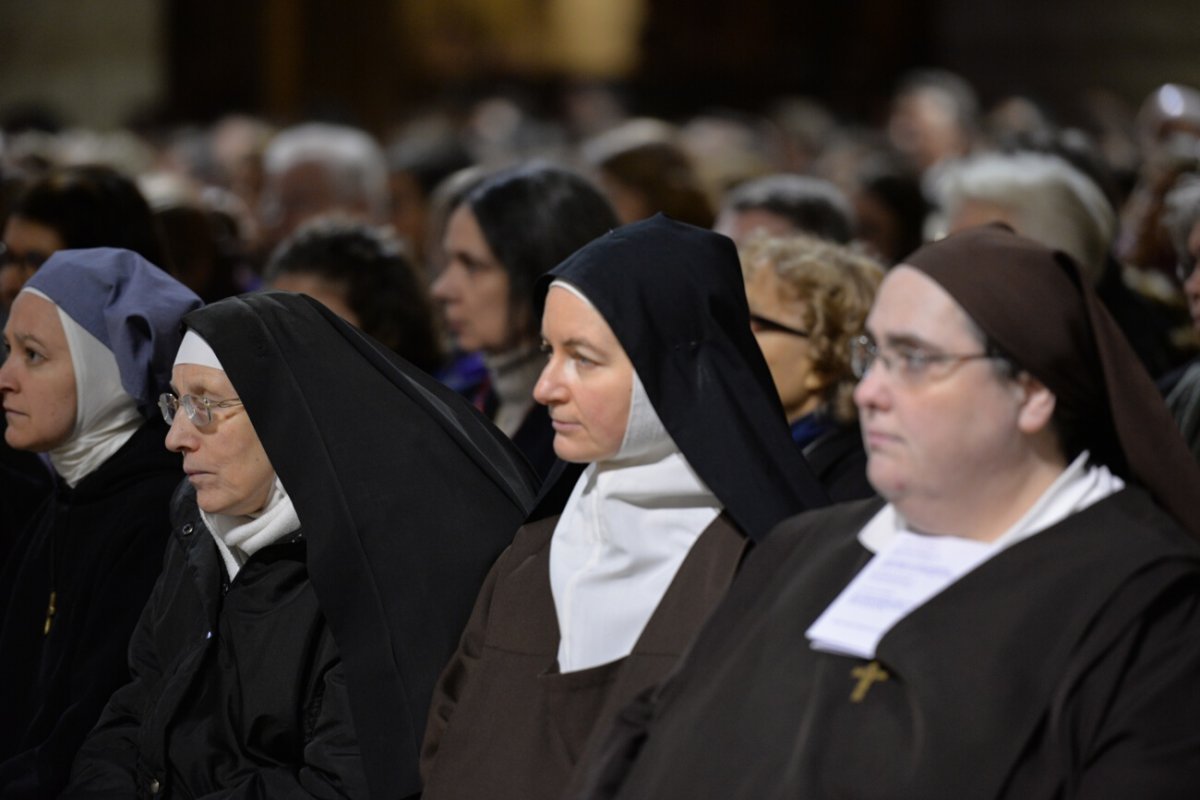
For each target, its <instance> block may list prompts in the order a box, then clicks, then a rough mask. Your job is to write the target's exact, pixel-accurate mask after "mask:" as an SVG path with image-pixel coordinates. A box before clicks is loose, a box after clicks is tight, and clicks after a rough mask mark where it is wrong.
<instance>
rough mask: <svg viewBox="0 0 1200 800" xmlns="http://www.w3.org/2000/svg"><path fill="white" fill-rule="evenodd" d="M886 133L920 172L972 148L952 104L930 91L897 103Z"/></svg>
mask: <svg viewBox="0 0 1200 800" xmlns="http://www.w3.org/2000/svg"><path fill="white" fill-rule="evenodd" d="M887 133H888V138H889V139H890V140H891V142H892V145H893V146H894V147H895V148H896V149H897V150H899V151H900V152H901V153H904V154H905V155H907V156H909V157H910V158H911V159H912V160H913V164H914V165H915V166H916V168H917V169H918V170H920V171H921V172H924V171H925V170H927V169H929V168H930V167H931V166H933V165H934V164H936V163H938V162H939V161H942V160H943V159H946V158H952V157H955V156H960V155H962V154H964V153H965V152H966V151H967V148H968V146H969V141H968V137H967V134H966V132H965V131H963V130H962V128H961V127H960V126H959V123H958V120H956V119H955V117H954V109H953V108H952V107H951V101H950V100H949V99H948V98H947V97H945V96H943V95H942V94H941V93H940V92H938V91H936V90H930V89H918V90H916V91H913V92H909V93H907V94H904V95H901V96H900V97H898V98H897V99H896V101H895V104H894V105H893V107H892V112H891V115H890V117H889V118H888V124H887Z"/></svg>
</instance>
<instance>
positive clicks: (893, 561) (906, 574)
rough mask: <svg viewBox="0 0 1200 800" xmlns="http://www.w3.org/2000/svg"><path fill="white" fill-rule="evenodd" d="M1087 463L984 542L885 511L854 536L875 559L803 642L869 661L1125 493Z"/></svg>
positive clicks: (1117, 481) (889, 509)
mask: <svg viewBox="0 0 1200 800" xmlns="http://www.w3.org/2000/svg"><path fill="white" fill-rule="evenodd" d="M1087 459H1088V454H1087V453H1083V454H1082V455H1080V456H1079V458H1077V459H1076V460H1075V461H1074V462H1072V463H1071V465H1070V466H1069V467H1067V468H1066V469H1065V470H1063V472H1062V474H1060V475H1059V476H1058V478H1057V479H1056V480H1055V481H1054V483H1052V484H1051V485H1050V486H1049V487H1048V488H1047V489H1046V491H1045V492H1043V493H1042V495H1041V496H1040V497H1039V498H1038V500H1037V501H1036V502H1035V503H1034V504H1033V505H1032V506H1031V507H1030V508H1029V509H1028V510H1027V511H1026V512H1025V514H1024V515H1022V517H1021V519H1019V520H1018V521H1017V522H1016V523H1015V524H1014V525H1012V526H1011V527H1010V528H1009V529H1008V530H1007V531H1005V532H1004V533H1003V534H1002V535H1001V536H999V537H998V538H997V539H995V540H994V541H991V542H980V541H976V540H974V539H968V538H965V537H961V536H932V535H928V534H922V533H918V532H916V531H912V530H910V529H908V527H907V526H906V524H905V522H904V520H903V518H902V517H901V516H900V515H899V514H897V513H896V510H895V507H894V506H892V505H891V504H890V503H889V504H888V505H886V506H884V507H883V509H881V510H880V511H879V513H877V514H876V515H875V516H874V517H873V518H872V519H871V521H870V522H868V523H867V525H866V526H865V527H864V528H863V529H862V531H860V533H859V541H860V542H861V543H862V545H863V546H864V547H866V548H867V549H868V550H870V551H872V552H873V553H874V554H875V555H874V556H873V557H872V558H871V560H870V561H869V562H868V563H867V565H866V566H865V567H863V569H862V570H861V571H859V573H858V574H857V575H855V576H854V577H853V578H852V579H851V580H850V582H849V583H847V584H846V586H845V587H843V589H842V591H841V592H840V593H839V594H838V596H837V597H836V598H834V600H833V602H832V603H830V604H829V606H828V607H827V608H826V609H825V610H824V611H823V612H822V613H821V615H820V616H819V617H817V619H816V620H815V621H814V622H813V624H812V625H811V626H809V628H808V630H807V631H806V632H805V635H806V636H807V637H808V638H809V639H810V640H811V642H812V647H813V648H814V649H817V650H826V651H831V652H836V653H845V654H849V655H853V656H856V657H859V658H874V657H875V650H876V647H877V645H878V643H879V641H880V640H881V639H882V638H883V637H884V636H885V635H886V634H887V632H888V631H890V630H891V629H892V628H893V627H894V626H895V625H896V624H897V623H898V622H899V621H900V620H902V619H904V618H905V617H907V616H908V615H909V614H910V613H912V612H913V611H914V610H915V609H917V608H919V607H920V606H922V605H924V604H925V603H927V602H928V601H929V600H931V599H932V598H934V597H936V596H937V595H939V594H941V593H942V592H943V591H945V590H946V588H947V587H949V586H951V585H953V584H954V583H956V582H957V581H958V580H959V579H961V578H962V577H963V576H964V575H967V574H968V573H970V572H971V571H973V570H974V569H976V568H977V567H979V566H980V565H981V564H983V563H985V562H987V561H988V560H990V559H992V558H994V557H995V556H996V555H997V554H998V553H1000V552H1003V551H1004V550H1005V549H1007V548H1009V547H1011V546H1012V545H1014V544H1016V543H1018V542H1020V541H1023V540H1024V539H1027V538H1029V537H1030V536H1033V535H1035V534H1037V533H1039V532H1041V531H1044V530H1046V529H1047V528H1049V527H1051V526H1052V525H1054V524H1055V523H1057V522H1060V521H1061V520H1063V519H1065V518H1067V517H1069V516H1070V515H1072V514H1075V513H1078V512H1079V511H1081V510H1083V509H1084V508H1087V507H1088V506H1090V505H1091V504H1093V503H1095V502H1097V501H1099V500H1101V499H1103V498H1105V497H1107V496H1109V495H1111V494H1113V493H1114V492H1117V491H1119V490H1120V489H1121V488H1122V487H1123V486H1124V485H1125V484H1124V483H1123V482H1122V481H1121V479H1120V478H1118V477H1116V476H1115V475H1113V474H1112V473H1111V472H1109V471H1108V469H1107V468H1105V467H1099V466H1091V467H1089V466H1087Z"/></svg>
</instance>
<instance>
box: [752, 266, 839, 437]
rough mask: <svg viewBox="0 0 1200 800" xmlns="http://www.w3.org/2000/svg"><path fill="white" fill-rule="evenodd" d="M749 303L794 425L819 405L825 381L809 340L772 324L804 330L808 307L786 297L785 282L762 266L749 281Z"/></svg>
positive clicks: (760, 343)
mask: <svg viewBox="0 0 1200 800" xmlns="http://www.w3.org/2000/svg"><path fill="white" fill-rule="evenodd" d="M746 300H747V302H748V303H749V304H750V315H751V328H752V329H753V330H754V338H755V339H757V340H758V346H759V349H761V350H762V353H763V357H764V358H765V359H766V360H767V366H768V367H769V368H770V370H771V378H772V380H774V382H775V390H776V391H778V392H779V399H780V400H781V401H782V402H783V410H784V413H785V414H787V419H788V422H789V423H791V422H795V421H796V420H798V419H800V418H801V417H803V416H804V415H805V414H808V413H810V412H812V411H815V410H816V409H817V406H819V405H820V402H821V396H820V391H821V389H822V388H823V387H822V381H821V379H820V377H819V376H818V375H816V374H815V373H814V372H813V365H812V351H811V349H810V348H811V346H810V344H809V341H808V339H807V338H806V337H804V336H800V335H798V334H796V333H793V332H791V331H786V330H783V329H781V328H777V327H773V326H772V325H770V322H775V323H779V324H780V325H783V326H786V327H788V328H793V329H795V330H801V331H803V330H805V328H806V325H805V322H804V317H805V314H804V312H805V310H806V309H805V304H804V302H803V301H800V300H793V299H791V298H790V297H788V296H787V295H786V294H785V287H784V285H783V282H782V281H781V280H780V278H779V276H777V275H776V274H775V270H774V269H772V268H771V266H770V265H769V264H763V265H762V266H760V267H759V268H758V269H757V270H756V271H755V272H754V274H753V276H752V277H751V278H750V280H749V281H747V282H746ZM764 321H769V322H764Z"/></svg>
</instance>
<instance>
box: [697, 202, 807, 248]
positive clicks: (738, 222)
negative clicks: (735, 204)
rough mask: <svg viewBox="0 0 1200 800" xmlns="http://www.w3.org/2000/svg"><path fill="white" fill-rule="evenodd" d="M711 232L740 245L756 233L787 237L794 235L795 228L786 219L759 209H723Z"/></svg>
mask: <svg viewBox="0 0 1200 800" xmlns="http://www.w3.org/2000/svg"><path fill="white" fill-rule="evenodd" d="M713 230H714V231H716V232H717V233H720V234H723V235H725V236H728V237H729V238H730V239H733V241H734V242H736V243H737V244H738V245H742V244H745V243H746V242H747V241H749V239H750V237H751V236H753V235H754V234H756V233H761V234H764V235H766V236H787V235H789V234H792V233H796V226H795V225H793V224H792V221H791V220H789V219H788V218H787V217H785V216H783V215H781V214H776V213H775V212H773V211H766V210H764V209H761V208H748V209H746V210H745V211H736V210H734V209H725V210H724V211H722V212H721V213H720V215H719V216H718V217H717V221H716V223H715V224H714V225H713Z"/></svg>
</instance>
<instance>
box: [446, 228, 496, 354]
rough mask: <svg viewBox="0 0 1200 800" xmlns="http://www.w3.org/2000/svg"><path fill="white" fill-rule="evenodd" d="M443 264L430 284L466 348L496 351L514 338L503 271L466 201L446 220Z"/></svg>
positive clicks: (450, 327) (449, 325)
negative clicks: (440, 270) (444, 264)
mask: <svg viewBox="0 0 1200 800" xmlns="http://www.w3.org/2000/svg"><path fill="white" fill-rule="evenodd" d="M444 249H445V251H446V266H445V267H443V268H442V272H441V274H440V275H438V278H437V280H436V281H434V282H433V289H432V291H433V298H434V299H435V300H437V301H438V302H439V303H440V304H441V306H442V311H443V313H444V314H445V318H446V328H447V329H448V330H449V331H450V334H451V335H452V336H453V337H454V339H455V341H456V342H457V343H458V346H459V347H460V348H462V349H463V350H466V351H468V352H471V351H475V350H482V351H484V352H485V353H501V352H504V351H505V350H508V349H510V348H511V347H512V346H513V345H514V344H515V343H514V342H513V334H512V330H513V325H512V321H511V320H510V319H509V280H508V271H507V270H505V269H504V265H503V264H501V263H500V262H499V261H497V260H496V257H495V255H494V254H493V253H492V249H491V247H489V246H488V243H487V239H485V238H484V236H483V230H482V229H481V228H480V227H479V222H478V220H476V219H475V214H474V213H472V212H471V209H470V208H468V207H467V206H465V205H462V206H459V207H458V208H457V209H455V211H454V213H453V214H451V215H450V220H449V222H448V223H447V224H446V238H445V240H444Z"/></svg>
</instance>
